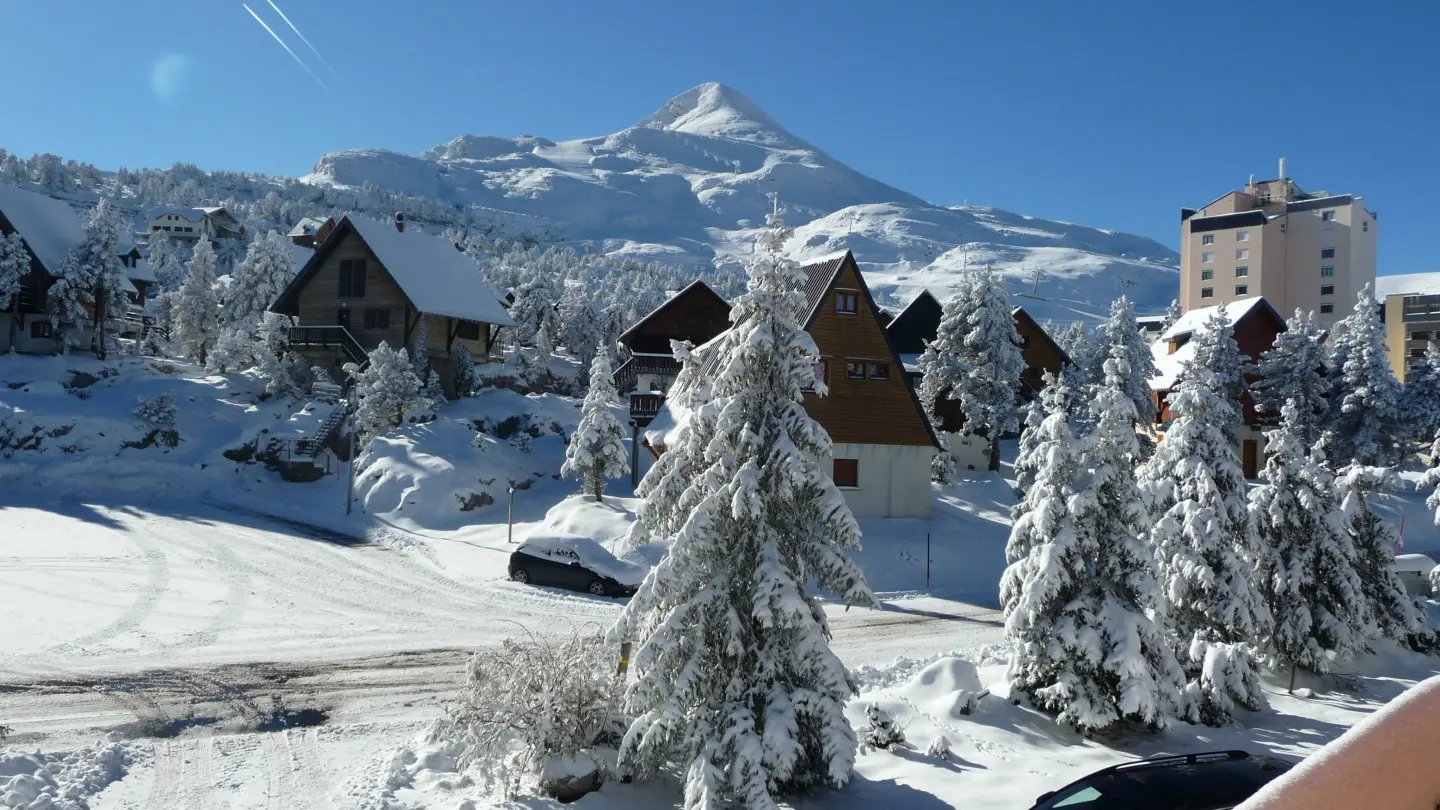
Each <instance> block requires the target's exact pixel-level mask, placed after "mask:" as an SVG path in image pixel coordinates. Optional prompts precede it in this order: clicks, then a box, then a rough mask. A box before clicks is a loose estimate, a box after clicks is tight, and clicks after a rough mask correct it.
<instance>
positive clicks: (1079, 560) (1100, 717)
mask: <svg viewBox="0 0 1440 810" xmlns="http://www.w3.org/2000/svg"><path fill="white" fill-rule="evenodd" d="M1111 352H1112V354H1111V358H1110V359H1109V360H1107V361H1106V363H1105V382H1104V384H1103V385H1102V386H1101V388H1100V389H1099V391H1098V392H1097V394H1096V397H1095V400H1094V401H1093V402H1092V404H1091V408H1092V410H1093V412H1094V414H1093V418H1094V422H1095V428H1094V431H1093V432H1092V433H1091V435H1090V436H1089V437H1087V439H1086V441H1085V442H1084V443H1083V450H1082V448H1081V443H1080V442H1077V441H1076V440H1075V438H1074V437H1073V436H1072V434H1071V433H1070V428H1069V424H1068V420H1069V414H1068V412H1067V411H1066V408H1065V399H1066V397H1065V396H1064V393H1063V392H1062V391H1061V390H1059V389H1060V386H1054V388H1053V390H1052V389H1047V391H1046V398H1045V406H1046V407H1045V410H1046V416H1045V421H1044V422H1043V423H1042V425H1041V427H1040V428H1039V430H1040V431H1041V433H1040V437H1039V442H1038V446H1037V449H1036V453H1038V454H1039V456H1040V457H1041V458H1043V459H1044V460H1045V461H1044V463H1043V464H1042V465H1041V466H1040V467H1039V469H1037V470H1036V474H1035V482H1034V483H1033V484H1032V485H1031V487H1030V489H1029V490H1028V491H1027V492H1026V493H1025V500H1024V502H1023V504H1022V508H1021V510H1020V516H1019V517H1018V518H1017V519H1016V521H1015V525H1014V527H1013V529H1012V530H1011V533H1010V542H1009V544H1008V545H1007V546H1006V549H1005V553H1006V557H1007V558H1008V559H1009V560H1010V566H1009V567H1008V568H1007V569H1006V570H1005V574H1004V577H1003V578H1002V579H1001V584H1000V598H1001V602H1002V603H1003V605H1004V608H1005V634H1006V638H1007V639H1009V641H1010V643H1011V644H1012V645H1013V646H1014V655H1013V657H1012V658H1011V661H1010V670H1009V678H1010V683H1011V688H1012V689H1013V690H1016V691H1017V692H1018V693H1020V694H1026V695H1028V696H1030V698H1031V700H1032V701H1033V702H1034V703H1035V704H1036V705H1037V706H1038V707H1040V708H1041V709H1044V710H1045V711H1050V712H1055V713H1057V714H1058V715H1059V716H1058V718H1057V719H1058V720H1059V722H1062V723H1066V724H1069V725H1071V726H1074V727H1076V728H1078V729H1080V730H1082V731H1086V732H1089V731H1098V730H1102V729H1106V728H1109V727H1110V726H1112V725H1114V724H1115V723H1117V722H1121V721H1132V722H1140V723H1144V724H1146V725H1147V726H1150V727H1152V728H1160V727H1163V726H1164V725H1165V724H1166V722H1167V718H1169V717H1171V716H1174V715H1175V714H1177V713H1178V712H1179V711H1180V698H1181V692H1180V690H1181V687H1182V684H1183V683H1184V675H1183V673H1182V672H1181V670H1180V667H1179V664H1178V663H1177V662H1176V660H1175V656H1174V654H1173V652H1172V651H1171V650H1170V647H1169V645H1168V644H1167V643H1166V641H1165V638H1164V636H1163V635H1162V633H1161V631H1160V629H1159V628H1158V627H1156V626H1155V624H1154V623H1153V622H1152V621H1151V620H1150V618H1149V616H1147V611H1150V610H1154V609H1155V608H1157V607H1158V604H1157V593H1156V583H1155V562H1154V560H1153V559H1152V558H1151V556H1150V554H1149V552H1148V550H1147V549H1146V548H1145V546H1144V545H1143V544H1142V543H1141V542H1140V540H1139V538H1138V531H1139V527H1141V526H1142V525H1143V524H1144V522H1145V515H1144V508H1143V506H1142V504H1141V503H1140V501H1139V499H1138V496H1137V494H1136V488H1135V474H1134V465H1135V462H1136V461H1137V460H1138V456H1139V453H1140V447H1139V441H1138V439H1137V438H1136V435H1135V429H1134V420H1135V408H1134V405H1133V404H1132V403H1131V402H1130V399H1129V397H1128V396H1127V395H1126V393H1125V390H1124V385H1125V381H1126V379H1127V378H1128V375H1129V374H1130V369H1129V368H1128V367H1127V366H1128V364H1127V361H1126V359H1125V353H1126V347H1125V345H1124V344H1123V343H1117V344H1116V345H1114V346H1113V347H1112V349H1111ZM1087 468H1089V475H1088V476H1087V475H1086V470H1087Z"/></svg>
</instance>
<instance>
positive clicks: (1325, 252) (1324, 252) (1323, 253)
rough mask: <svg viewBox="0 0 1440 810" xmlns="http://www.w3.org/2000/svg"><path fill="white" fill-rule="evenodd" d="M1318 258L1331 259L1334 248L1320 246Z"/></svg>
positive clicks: (1333, 256)
mask: <svg viewBox="0 0 1440 810" xmlns="http://www.w3.org/2000/svg"><path fill="white" fill-rule="evenodd" d="M1320 258H1322V259H1333V258H1335V248H1320Z"/></svg>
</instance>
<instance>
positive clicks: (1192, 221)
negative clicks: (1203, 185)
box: [1180, 158, 1379, 325]
mask: <svg viewBox="0 0 1440 810" xmlns="http://www.w3.org/2000/svg"><path fill="white" fill-rule="evenodd" d="M1285 168H1286V167H1285V159H1284V158H1281V159H1280V176H1279V177H1278V178H1276V179H1274V180H1262V181H1259V182H1256V181H1255V180H1254V178H1251V180H1250V182H1249V183H1246V184H1245V188H1244V190H1242V191H1231V192H1228V193H1226V194H1224V195H1222V196H1221V197H1219V198H1218V199H1216V200H1214V201H1213V202H1211V203H1209V204H1207V205H1205V206H1204V207H1201V208H1182V209H1180V219H1181V224H1180V306H1181V307H1182V308H1183V309H1184V310H1185V311H1187V312H1188V311H1190V310H1192V309H1199V308H1201V307H1210V306H1216V305H1219V304H1228V303H1232V302H1236V301H1244V300H1246V299H1249V298H1254V297H1257V296H1264V297H1265V298H1266V300H1268V301H1269V302H1270V303H1271V304H1272V305H1274V307H1275V309H1276V310H1278V311H1279V312H1280V313H1282V314H1283V315H1284V316H1285V317H1287V318H1288V317H1289V316H1290V315H1291V314H1293V313H1294V312H1295V310H1296V309H1304V310H1309V311H1311V312H1314V313H1315V318H1316V320H1317V321H1318V322H1319V323H1320V324H1322V325H1328V324H1331V323H1333V322H1335V321H1336V320H1338V319H1340V318H1343V317H1345V314H1346V313H1347V312H1349V311H1350V309H1351V307H1353V306H1354V305H1355V296H1356V294H1358V293H1359V292H1360V290H1361V289H1362V288H1364V286H1365V285H1366V284H1373V283H1374V282H1375V243H1376V238H1377V236H1378V231H1379V227H1378V223H1377V219H1376V216H1375V214H1374V213H1373V212H1371V211H1369V210H1367V209H1366V208H1365V206H1364V198H1363V197H1359V196H1356V195H1353V194H1331V193H1330V192H1326V191H1317V192H1306V191H1304V190H1302V189H1301V188H1300V186H1298V185H1297V184H1296V183H1295V181H1294V180H1292V179H1290V178H1289V177H1288V176H1287V175H1286V171H1285Z"/></svg>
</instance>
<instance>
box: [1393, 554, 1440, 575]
mask: <svg viewBox="0 0 1440 810" xmlns="http://www.w3.org/2000/svg"><path fill="white" fill-rule="evenodd" d="M1395 570H1396V571H1418V572H1420V573H1422V574H1426V575H1428V574H1429V573H1430V572H1431V571H1433V570H1435V560H1434V559H1432V558H1430V557H1428V556H1426V555H1424V554H1398V555H1396V557H1395Z"/></svg>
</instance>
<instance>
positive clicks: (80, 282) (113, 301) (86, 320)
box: [47, 198, 130, 356]
mask: <svg viewBox="0 0 1440 810" xmlns="http://www.w3.org/2000/svg"><path fill="white" fill-rule="evenodd" d="M81 227H82V228H83V230H84V234H85V239H84V241H82V242H81V243H80V244H78V245H76V246H75V247H74V248H72V249H71V251H70V253H69V254H67V255H66V256H65V260H64V261H63V262H61V264H60V267H59V269H58V270H56V271H55V282H54V283H53V284H51V285H50V290H49V292H48V293H47V297H48V298H49V299H50V300H51V301H52V302H53V303H52V309H51V314H50V322H51V324H52V327H53V329H54V333H55V335H56V341H57V343H60V344H63V345H65V346H75V345H77V341H78V339H79V334H80V331H81V330H83V329H84V328H85V327H87V326H89V327H90V329H91V330H92V331H91V339H90V345H91V347H92V348H93V349H95V351H96V353H97V354H99V355H101V356H103V355H104V353H105V351H106V350H107V347H108V343H109V331H108V321H109V320H110V319H112V318H120V317H123V316H124V314H125V309H126V307H127V306H128V304H129V296H128V290H129V289H130V281H129V280H128V279H127V278H126V277H125V265H124V264H123V263H121V261H120V230H119V228H120V222H119V217H118V216H117V215H116V213H115V209H114V208H113V207H111V205H110V203H109V201H108V200H105V199H104V198H102V199H101V200H100V202H99V204H97V205H96V206H95V207H94V208H93V209H91V211H90V213H89V214H87V215H86V216H85V220H84V222H82V223H81Z"/></svg>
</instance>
